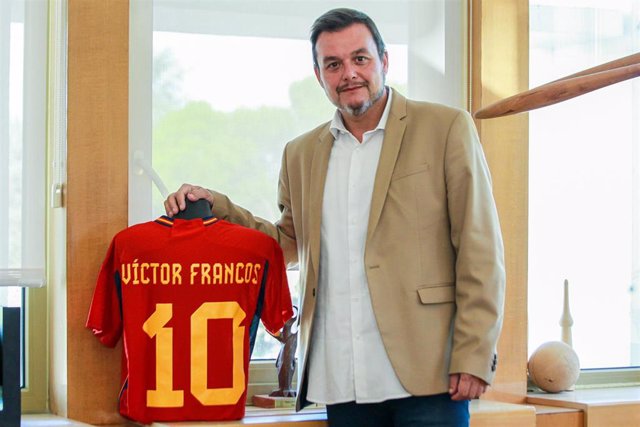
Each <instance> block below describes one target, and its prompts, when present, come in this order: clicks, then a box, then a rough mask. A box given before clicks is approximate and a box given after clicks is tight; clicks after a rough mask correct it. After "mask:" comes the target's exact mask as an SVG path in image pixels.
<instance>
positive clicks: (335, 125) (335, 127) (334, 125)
mask: <svg viewBox="0 0 640 427" xmlns="http://www.w3.org/2000/svg"><path fill="white" fill-rule="evenodd" d="M388 89H389V96H388V97H387V105H385V107H384V111H383V112H382V116H381V117H380V121H379V122H378V125H377V126H376V127H375V129H372V130H378V129H380V130H384V129H385V127H386V126H387V119H388V118H389V111H390V110H391V97H392V96H393V90H392V89H391V88H388ZM329 130H330V131H331V134H332V135H333V137H334V138H338V135H339V134H340V133H349V131H348V130H347V128H346V127H345V126H344V122H343V121H342V115H341V114H340V111H339V110H336V112H335V113H334V114H333V119H332V120H331V124H330V125H329Z"/></svg>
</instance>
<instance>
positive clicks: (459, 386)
mask: <svg viewBox="0 0 640 427" xmlns="http://www.w3.org/2000/svg"><path fill="white" fill-rule="evenodd" d="M487 385H488V384H487V383H486V382H484V380H481V379H480V378H478V377H475V376H473V375H471V374H465V373H461V374H450V375H449V394H450V395H451V400H471V399H477V398H479V397H480V396H481V395H482V394H483V393H484V392H485V391H487Z"/></svg>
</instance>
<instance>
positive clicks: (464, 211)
mask: <svg viewBox="0 0 640 427" xmlns="http://www.w3.org/2000/svg"><path fill="white" fill-rule="evenodd" d="M446 144H447V145H446V150H445V179H446V188H447V198H448V199H447V200H448V202H447V203H448V210H449V218H450V223H451V241H452V244H453V246H454V249H455V251H456V265H455V271H456V295H455V298H456V315H455V320H454V333H453V348H452V354H451V364H450V368H449V372H450V373H463V372H464V373H469V374H472V375H474V376H477V377H479V378H481V379H483V380H484V381H486V382H487V383H491V382H492V380H493V377H494V374H495V369H496V361H497V355H496V347H497V341H498V337H499V335H500V330H501V328H502V317H503V304H504V292H505V280H506V279H505V267H504V247H503V242H502V235H501V231H500V224H499V221H498V214H497V209H496V206H495V201H494V198H493V192H492V183H491V176H490V173H489V168H488V166H487V162H486V160H485V157H484V153H483V151H482V147H481V145H480V141H479V138H478V134H477V132H476V128H475V125H474V123H473V121H472V119H471V116H470V115H469V114H468V113H467V112H466V111H460V112H459V114H458V115H457V116H456V118H455V119H454V120H453V122H452V126H451V128H450V131H449V134H448V137H447V142H446Z"/></svg>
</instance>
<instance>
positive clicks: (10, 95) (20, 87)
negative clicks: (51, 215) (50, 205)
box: [0, 0, 47, 410]
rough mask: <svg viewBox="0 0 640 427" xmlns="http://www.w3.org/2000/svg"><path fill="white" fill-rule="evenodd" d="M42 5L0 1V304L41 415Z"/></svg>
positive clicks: (28, 401)
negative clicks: (12, 313)
mask: <svg viewBox="0 0 640 427" xmlns="http://www.w3.org/2000/svg"><path fill="white" fill-rule="evenodd" d="M46 52H47V4H46V3H45V2H29V1H24V0H9V1H3V2H0V198H1V199H2V200H3V201H4V203H3V204H2V206H1V207H0V305H2V306H14V307H21V308H22V342H21V351H22V357H21V362H22V363H21V367H20V368H21V378H22V381H21V382H22V386H23V400H24V402H25V405H24V407H25V408H26V409H27V410H29V409H33V410H35V409H39V410H42V409H44V408H46V399H45V397H46V377H45V376H44V372H46V356H45V354H46V352H44V351H43V349H45V348H46V335H45V331H46V316H45V315H44V313H46V310H45V308H44V307H45V301H44V300H45V299H46V294H45V293H44V290H42V289H28V290H26V289H25V287H40V286H43V285H44V282H45V270H44V266H45V262H44V259H45V258H44V254H45V200H46V197H45V170H46V169H45V155H46V132H45V124H46V117H45V111H46V110H45V106H46V58H47V56H46Z"/></svg>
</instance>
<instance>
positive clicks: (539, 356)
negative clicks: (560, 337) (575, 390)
mask: <svg viewBox="0 0 640 427" xmlns="http://www.w3.org/2000/svg"><path fill="white" fill-rule="evenodd" d="M527 367H528V369H529V378H531V381H533V382H534V384H535V385H537V386H538V387H540V388H541V389H542V390H544V391H548V392H550V393H558V392H560V391H564V390H569V389H570V388H571V387H573V385H574V384H575V383H576V381H577V380H578V376H579V375H580V361H579V360H578V355H577V354H576V352H575V351H574V350H573V349H572V348H571V347H570V346H568V345H567V344H565V343H563V342H561V341H550V342H546V343H544V344H542V345H541V346H540V347H538V348H537V349H536V351H534V352H533V354H532V355H531V357H530V358H529V363H528V365H527Z"/></svg>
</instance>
